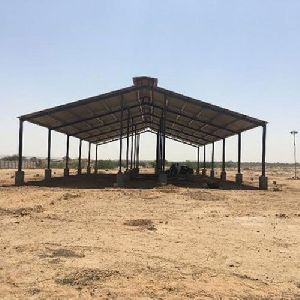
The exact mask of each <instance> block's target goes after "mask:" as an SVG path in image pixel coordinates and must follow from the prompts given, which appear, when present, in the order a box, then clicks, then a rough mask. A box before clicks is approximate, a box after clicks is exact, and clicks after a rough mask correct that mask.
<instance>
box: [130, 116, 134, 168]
mask: <svg viewBox="0 0 300 300" xmlns="http://www.w3.org/2000/svg"><path fill="white" fill-rule="evenodd" d="M133 129H134V125H133V119H131V153H130V169H132V168H133Z"/></svg>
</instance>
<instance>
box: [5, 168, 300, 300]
mask: <svg viewBox="0 0 300 300" xmlns="http://www.w3.org/2000/svg"><path fill="white" fill-rule="evenodd" d="M54 172H55V173H56V174H55V176H60V175H61V172H62V171H61V170H55V171H54ZM13 174H14V172H13V171H12V170H0V185H1V187H0V226H1V227H0V228H1V230H0V255H1V256H0V298H1V299H15V298H17V299H27V298H32V299H90V298H103V299H185V298H194V299H211V298H217V299H227V298H230V299H300V233H299V232H300V181H293V180H288V177H289V176H291V174H292V171H291V170H288V169H286V170H279V169H272V170H269V174H268V175H269V178H270V189H269V191H258V190H253V189H252V190H251V189H244V190H230V189H216V190H213V189H206V188H202V189H201V188H197V187H195V185H193V186H192V187H184V186H174V185H168V186H166V187H152V188H149V187H148V188H146V187H144V188H138V187H136V188H127V189H118V188H113V187H109V188H101V189H97V188H95V186H94V185H83V186H77V187H76V184H75V183H74V182H73V185H68V184H63V183H62V182H56V183H55V184H53V186H52V187H46V186H43V184H41V185H39V186H35V185H31V186H24V187H14V186H12V183H13V181H14V179H13ZM42 174H43V171H42V170H31V171H27V175H26V180H41V178H42ZM244 174H245V179H246V181H247V183H248V184H249V187H251V186H253V185H255V184H257V177H258V175H259V174H258V173H257V172H254V171H249V170H247V171H245V172H244ZM229 175H230V176H229V178H233V176H234V172H233V171H232V172H230V174H229ZM74 177H75V176H74ZM82 178H83V179H84V178H85V177H82ZM93 178H94V177H93ZM100 179H101V177H95V178H94V179H93V182H94V183H95V182H97V180H100ZM273 181H276V183H277V185H276V186H275V191H274V190H273V187H274V186H273V184H272V182H273ZM74 184H75V186H74ZM199 186H200V185H199ZM278 190H279V191H278Z"/></svg>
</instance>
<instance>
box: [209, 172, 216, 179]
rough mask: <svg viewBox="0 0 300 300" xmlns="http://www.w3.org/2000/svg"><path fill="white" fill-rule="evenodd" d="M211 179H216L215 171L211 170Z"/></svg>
mask: <svg viewBox="0 0 300 300" xmlns="http://www.w3.org/2000/svg"><path fill="white" fill-rule="evenodd" d="M210 177H211V178H213V177H215V171H214V170H210Z"/></svg>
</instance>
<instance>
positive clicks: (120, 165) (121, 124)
mask: <svg viewBox="0 0 300 300" xmlns="http://www.w3.org/2000/svg"><path fill="white" fill-rule="evenodd" d="M123 114H124V100H123V97H121V119H120V155H119V173H122V146H123V145H122V142H123V139H122V137H123Z"/></svg>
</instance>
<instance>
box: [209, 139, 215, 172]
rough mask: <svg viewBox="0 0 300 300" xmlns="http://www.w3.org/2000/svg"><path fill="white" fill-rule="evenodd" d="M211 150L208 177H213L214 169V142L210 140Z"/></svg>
mask: <svg viewBox="0 0 300 300" xmlns="http://www.w3.org/2000/svg"><path fill="white" fill-rule="evenodd" d="M211 145H212V150H211V169H210V177H212V178H213V177H215V170H214V166H215V161H214V156H215V143H214V142H212V144H211Z"/></svg>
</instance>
